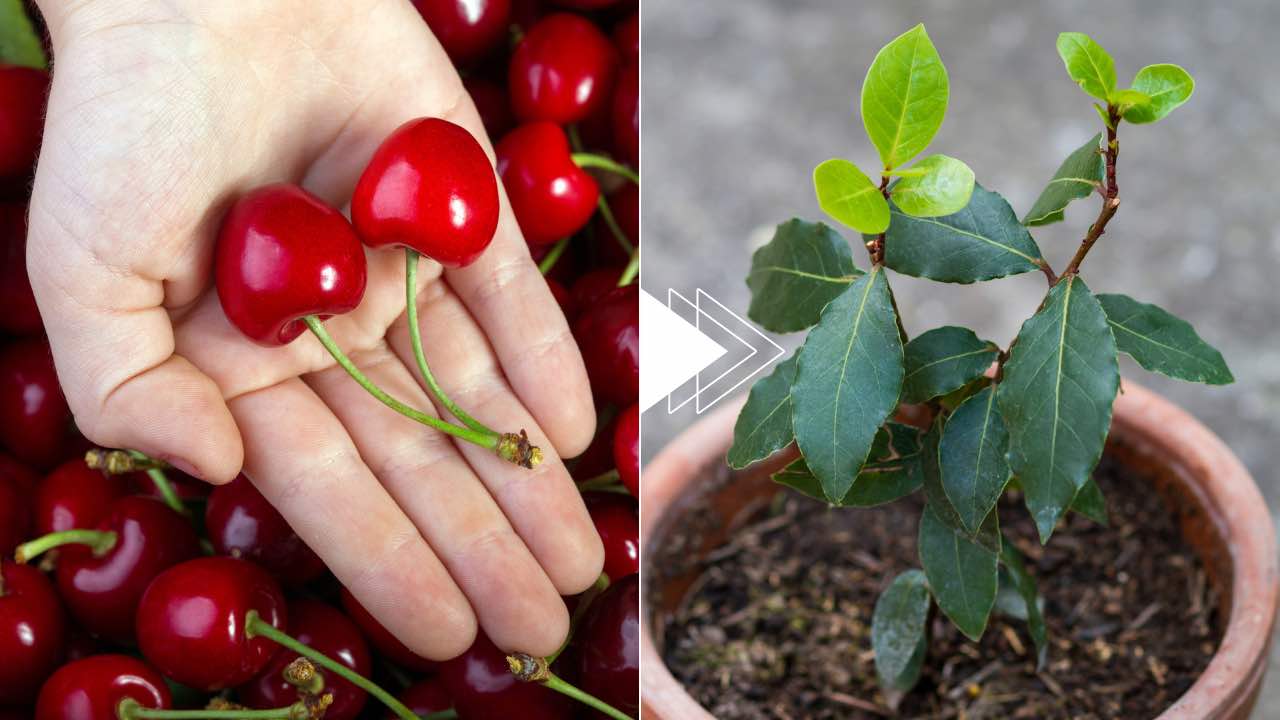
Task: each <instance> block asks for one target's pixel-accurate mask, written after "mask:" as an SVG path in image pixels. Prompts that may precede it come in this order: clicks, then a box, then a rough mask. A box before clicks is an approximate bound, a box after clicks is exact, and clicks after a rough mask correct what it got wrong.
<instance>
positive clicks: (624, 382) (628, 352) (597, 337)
mask: <svg viewBox="0 0 1280 720" xmlns="http://www.w3.org/2000/svg"><path fill="white" fill-rule="evenodd" d="M573 336H574V338H575V339H577V341H578V348H579V349H580V350H581V351H582V359H583V361H584V362H585V363H586V365H587V376H588V377H589V378H590V380H591V389H592V391H593V392H594V393H595V396H596V401H597V402H599V401H601V400H604V401H608V402H612V403H616V404H618V405H630V404H632V403H634V402H636V400H637V399H638V397H639V394H640V294H639V290H638V289H637V288H636V285H635V284H634V283H632V284H631V285H628V286H626V287H624V288H618V289H617V290H614V291H612V292H610V293H609V294H608V295H606V296H604V297H603V298H601V299H600V300H599V301H598V302H597V303H596V304H595V305H593V306H590V307H588V308H587V309H586V310H585V311H584V312H583V313H582V314H581V315H580V316H578V319H577V321H575V322H574V324H573Z"/></svg>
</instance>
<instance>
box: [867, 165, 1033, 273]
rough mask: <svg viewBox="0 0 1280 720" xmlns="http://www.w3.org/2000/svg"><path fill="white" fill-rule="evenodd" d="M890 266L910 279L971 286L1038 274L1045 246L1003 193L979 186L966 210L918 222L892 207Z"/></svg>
mask: <svg viewBox="0 0 1280 720" xmlns="http://www.w3.org/2000/svg"><path fill="white" fill-rule="evenodd" d="M904 182H905V181H904ZM891 212H892V214H893V222H892V224H891V225H890V226H889V231H888V233H887V234H886V235H885V260H884V262H885V265H887V266H888V267H890V268H893V269H894V270H897V271H898V272H900V273H902V274H904V275H912V276H914V277H923V278H929V279H930V280H937V281H939V282H954V283H971V282H977V281H979V280H991V279H993V278H999V277H1005V276H1007V275H1017V274H1019V273H1025V272H1031V271H1032V270H1038V269H1039V268H1040V263H1042V262H1044V261H1043V260H1042V259H1041V255H1040V248H1039V247H1037V246H1036V241H1035V240H1033V239H1032V238H1031V233H1029V232H1027V229H1026V228H1025V227H1023V226H1022V224H1021V223H1019V222H1018V218H1017V216H1016V215H1014V213H1013V208H1011V207H1009V203H1008V202H1006V201H1005V199H1004V198H1002V197H1000V195H999V194H998V193H994V192H991V191H990V190H987V189H985V188H983V187H982V186H981V185H974V187H973V195H972V196H971V197H970V198H969V204H968V205H966V206H965V208H964V209H963V210H961V211H960V212H958V213H955V214H953V215H947V216H945V217H940V218H918V217H912V216H910V215H907V214H905V213H903V212H902V211H901V210H899V209H898V208H896V207H894V208H891Z"/></svg>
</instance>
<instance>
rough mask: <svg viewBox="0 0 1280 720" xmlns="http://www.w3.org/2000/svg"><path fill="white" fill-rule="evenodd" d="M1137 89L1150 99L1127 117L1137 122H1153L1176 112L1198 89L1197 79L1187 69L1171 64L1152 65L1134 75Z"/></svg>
mask: <svg viewBox="0 0 1280 720" xmlns="http://www.w3.org/2000/svg"><path fill="white" fill-rule="evenodd" d="M1133 89H1134V90H1137V91H1139V92H1142V93H1143V94H1145V95H1146V96H1147V97H1149V98H1150V100H1151V101H1150V102H1149V103H1147V104H1145V105H1138V106H1134V107H1132V108H1130V109H1129V110H1128V111H1126V112H1125V113H1124V119H1125V120H1127V121H1129V122H1131V123H1135V124H1142V123H1153V122H1155V121H1157V120H1159V119H1161V118H1163V117H1164V116H1165V115H1168V114H1169V113H1171V112H1173V110H1174V109H1175V108H1177V107H1178V106H1179V105H1181V104H1182V103H1184V102H1186V101H1187V99H1188V98H1190V97H1191V93H1193V92H1195V89H1196V81H1195V80H1194V79H1192V77H1191V75H1190V74H1189V73H1187V71H1186V70H1183V69H1182V68H1180V67H1178V66H1177V65H1173V64H1170V63H1161V64H1159V65H1148V66H1146V67H1144V68H1142V69H1141V70H1139V71H1138V74H1137V75H1136V76H1134V78H1133Z"/></svg>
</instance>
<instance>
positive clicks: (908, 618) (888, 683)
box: [871, 570, 932, 690]
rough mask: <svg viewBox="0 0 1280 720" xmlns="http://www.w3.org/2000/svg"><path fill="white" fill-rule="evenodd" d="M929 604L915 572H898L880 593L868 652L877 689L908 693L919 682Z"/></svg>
mask: <svg viewBox="0 0 1280 720" xmlns="http://www.w3.org/2000/svg"><path fill="white" fill-rule="evenodd" d="M931 602H932V601H931V600H930V598H929V586H928V583H927V581H926V580H925V576H924V573H922V572H920V571H919V570H908V571H906V572H904V573H902V574H901V575H899V576H898V577H896V578H894V579H893V582H892V583H890V584H889V587H887V588H885V591H884V592H882V593H880V597H879V599H877V600H876V609H875V611H874V612H873V613H872V615H871V649H872V650H874V651H875V654H876V673H877V674H878V675H879V677H880V686H881V687H884V688H888V689H894V690H910V689H911V688H912V687H914V686H915V684H916V681H917V680H919V679H920V664H921V661H922V660H923V659H924V650H923V649H924V647H925V642H926V639H925V629H926V625H927V623H928V620H929V605H930V603H931Z"/></svg>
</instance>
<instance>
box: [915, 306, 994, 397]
mask: <svg viewBox="0 0 1280 720" xmlns="http://www.w3.org/2000/svg"><path fill="white" fill-rule="evenodd" d="M998 354H999V349H998V348H997V347H996V346H995V345H994V344H992V343H990V342H987V341H985V340H980V339H979V338H978V336H977V335H975V334H973V331H972V330H969V329H968V328H962V327H955V326H954V325H947V326H945V327H940V328H934V329H932V330H930V331H928V332H926V333H922V334H920V335H917V336H916V337H914V338H912V339H911V341H910V342H908V343H907V345H906V347H905V348H903V366H904V367H905V369H906V375H904V376H903V379H902V402H904V403H922V402H925V401H927V400H930V399H932V398H935V397H938V396H939V395H945V394H947V393H949V392H951V391H952V390H956V389H958V388H960V387H961V386H963V385H964V384H965V383H967V382H969V381H971V380H973V379H974V378H976V377H978V376H980V375H982V373H983V372H985V371H986V369H987V368H989V367H991V363H993V362H995V359H996V356H997V355H998Z"/></svg>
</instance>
